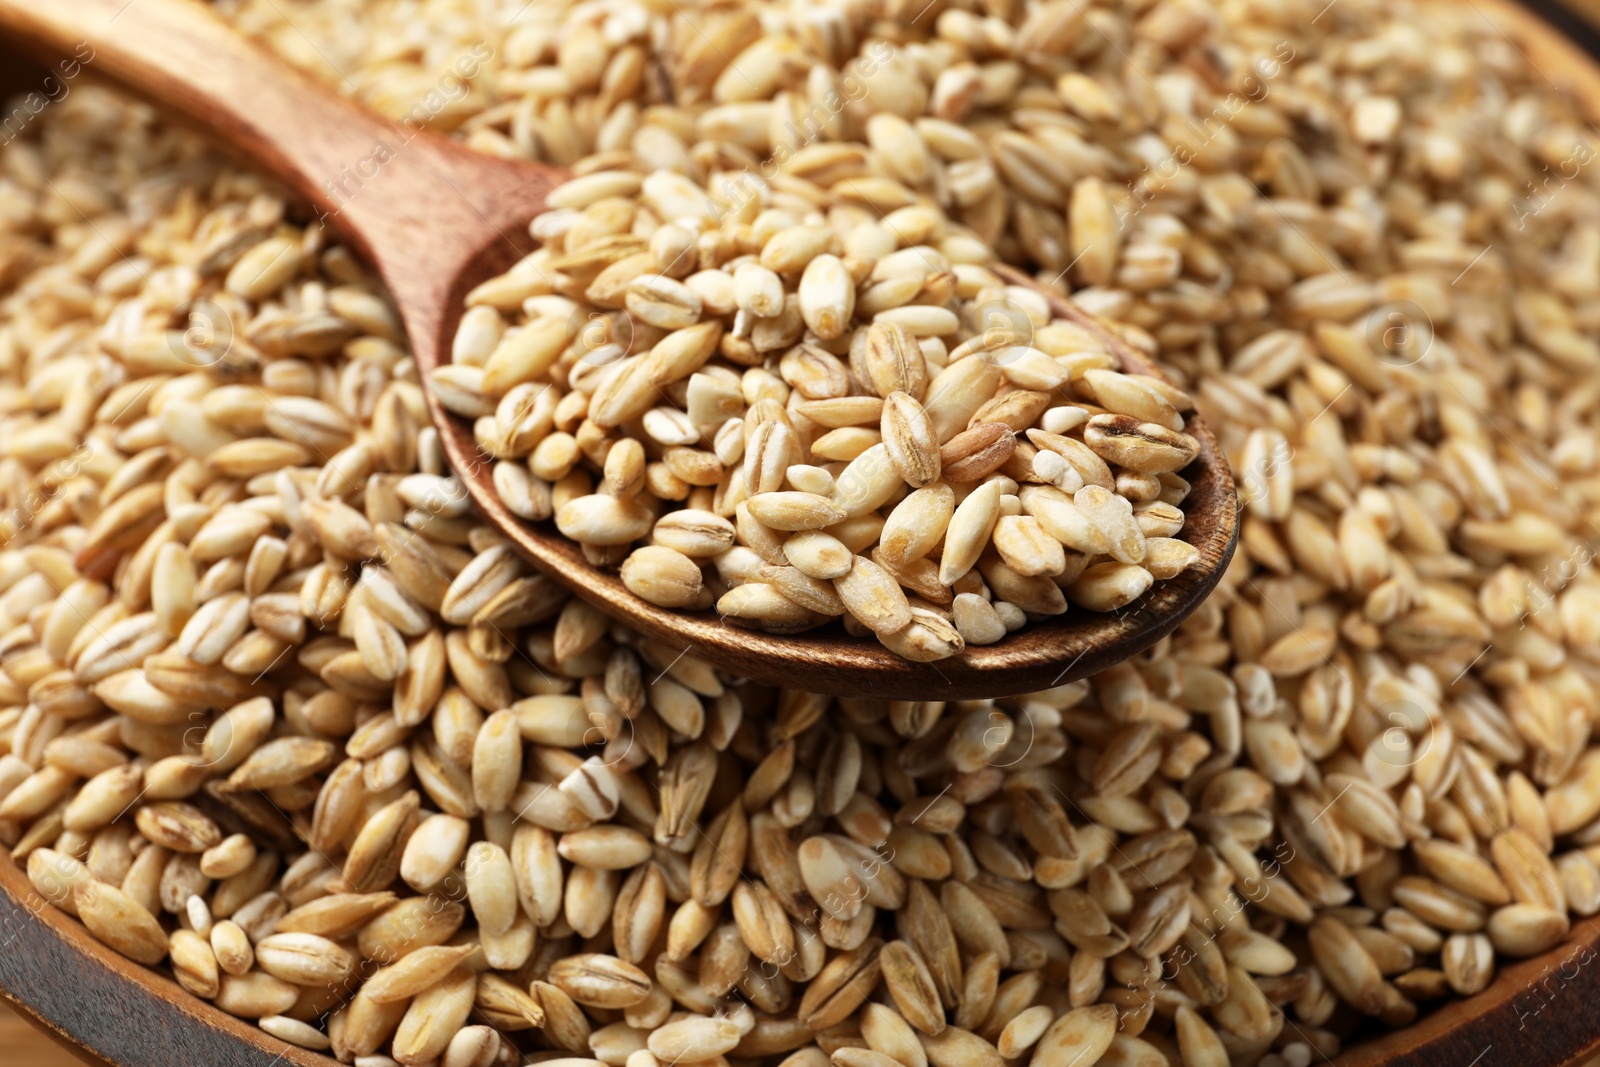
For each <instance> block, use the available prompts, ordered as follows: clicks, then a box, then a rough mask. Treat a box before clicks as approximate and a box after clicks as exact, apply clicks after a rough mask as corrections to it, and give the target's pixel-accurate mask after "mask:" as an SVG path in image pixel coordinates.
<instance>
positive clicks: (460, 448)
mask: <svg viewBox="0 0 1600 1067" xmlns="http://www.w3.org/2000/svg"><path fill="white" fill-rule="evenodd" d="M0 31H3V32H4V33H5V34H6V35H7V36H9V37H10V38H11V39H12V41H13V43H15V44H20V45H23V46H26V47H29V48H31V49H32V50H33V51H35V52H37V53H39V54H41V55H44V56H47V57H49V58H51V59H54V58H56V57H59V56H60V55H63V54H72V53H74V52H75V51H77V53H78V54H79V55H82V54H84V53H83V52H82V51H81V50H80V46H81V45H82V44H83V43H87V44H89V45H90V46H92V48H93V50H94V52H93V58H92V59H91V60H88V61H87V62H86V64H85V65H86V67H87V68H88V69H89V70H92V71H93V72H94V73H96V74H100V75H104V76H106V77H109V78H112V79H114V80H116V81H118V82H120V83H122V84H123V85H125V86H127V87H128V88H130V89H132V90H134V91H136V92H138V93H140V94H142V95H143V96H145V97H147V98H149V99H151V100H152V101H154V102H156V103H158V104H161V105H164V106H166V107H168V108H170V109H172V110H175V111H177V112H178V113H179V114H180V115H183V116H186V117H188V118H190V119H192V120H194V121H195V122H197V123H199V124H200V125H202V126H204V127H205V128H207V129H208V130H210V131H211V132H213V133H215V134H217V135H219V136H220V137H221V138H223V140H225V141H226V142H227V143H228V144H230V145H231V146H232V147H233V148H235V149H237V150H239V151H240V152H242V153H243V154H244V155H245V156H246V157H247V159H248V160H249V162H250V164H251V165H252V166H255V167H258V168H260V169H262V170H264V171H266V172H267V173H270V174H272V175H275V176H276V177H278V178H280V179H282V180H283V181H284V182H286V183H288V184H289V185H290V186H291V187H293V188H294V189H295V190H296V191H297V192H299V193H300V194H301V195H303V196H304V197H306V198H307V199H308V200H309V201H310V202H311V203H312V205H314V206H315V207H316V208H317V209H318V211H319V212H321V213H324V215H325V218H326V221H327V222H328V223H329V224H330V225H331V226H332V227H333V228H334V229H335V230H337V231H338V232H339V233H340V234H342V235H343V236H344V237H346V238H347V239H348V240H349V241H350V242H351V243H352V244H353V245H354V246H355V247H356V248H357V249H358V250H359V251H360V252H361V253H362V254H363V255H364V256H365V257H366V259H367V260H368V261H369V262H370V263H372V264H373V265H374V266H375V267H376V268H377V270H378V272H379V274H380V275H381V276H382V278H383V281H384V283H385V284H386V285H388V287H389V291H390V292H391V293H392V294H393V295H394V299H395V302H396V303H397V305H398V307H399V309H400V314H401V317H402V319H403V320H404V322H405V327H406V333H407V334H408V335H409V337H410V340H411V348H412V352H413V353H414V354H415V356H416V361H417V365H418V367H419V369H420V370H421V372H422V381H423V386H424V391H425V392H426V394H427V400H428V407H429V410H430V411H431V412H432V414H433V420H434V423H435V425H436V426H437V427H438V429H439V435H440V438H441V440H442V441H443V444H444V449H445V452H446V453H447V455H448V457H449V460H450V463H451V465H452V467H454V469H455V470H456V472H457V474H458V475H459V476H460V477H461V480H462V481H463V482H464V483H465V485H466V487H467V489H468V491H469V492H470V494H471V497H472V499H473V501H474V502H475V503H476V504H477V506H478V508H479V509H480V510H481V511H482V513H483V515H484V516H485V517H486V518H487V519H488V521H489V522H491V523H493V524H494V525H495V526H497V527H498V528H499V529H500V530H501V531H502V532H503V533H504V534H505V535H506V536H507V537H508V538H510V540H511V541H512V543H514V544H515V545H516V546H517V547H518V548H519V549H520V550H521V551H522V552H523V553H524V554H525V555H526V556H527V557H528V558H529V559H530V560H532V561H533V563H534V564H535V565H537V566H538V567H540V568H541V569H543V570H544V571H546V572H548V573H550V574H552V575H554V576H555V577H556V578H557V579H558V580H559V581H561V582H562V583H563V584H565V585H566V586H568V587H569V588H571V589H572V590H573V592H575V593H577V594H578V595H579V596H581V597H583V598H584V599H585V600H588V601H589V602H590V603H592V604H594V605H596V606H597V607H599V608H600V609H601V610H603V611H605V612H607V613H608V614H610V615H611V616H612V617H613V618H616V619H619V620H621V621H623V622H626V623H627V624H628V625H629V626H632V627H633V628H634V629H636V630H638V631H640V632H642V633H644V634H647V635H649V636H650V637H653V638H657V639H659V640H661V641H663V642H665V643H667V644H669V645H671V646H672V647H673V648H676V649H688V650H690V651H691V652H692V653H693V654H694V655H696V656H698V657H700V658H702V659H705V660H708V661H710V662H711V663H714V664H715V665H717V666H718V667H721V668H723V669H725V670H728V671H731V672H732V673H734V674H738V675H742V676H744V677H746V678H750V679H754V680H757V681H761V682H765V683H768V684H773V685H780V686H788V687H793V688H800V689H809V690H812V691H816V692H822V693H833V694H845V695H872V696H875V697H882V698H888V699H908V700H927V699H953V698H963V697H999V696H1007V695H1010V694H1013V693H1020V692H1028V691H1031V690H1037V689H1044V688H1048V687H1049V686H1052V685H1056V684H1060V683H1062V682H1066V681H1071V680H1072V679H1075V678H1081V677H1084V676H1086V675H1089V674H1093V673H1095V672H1097V671H1100V670H1103V669H1104V668H1106V667H1109V666H1111V665H1112V664H1115V663H1118V662H1120V661H1122V660H1124V659H1127V658H1128V657H1129V656H1132V655H1135V654H1136V653H1138V652H1141V651H1143V650H1144V649H1146V648H1148V647H1149V646H1150V645H1151V644H1153V643H1154V642H1155V641H1157V640H1158V639H1160V638H1161V637H1162V636H1164V635H1166V634H1167V633H1169V632H1170V631H1171V630H1172V629H1173V628H1174V627H1176V626H1177V625H1178V623H1179V622H1181V621H1182V620H1183V619H1184V617H1186V616H1187V615H1188V614H1189V613H1190V612H1191V611H1193V610H1194V609H1195V608H1196V607H1197V606H1198V605H1199V603H1200V601H1201V600H1203V599H1204V598H1205V596H1206V594H1208V593H1209V592H1210V591H1211V590H1212V588H1213V587H1214V586H1215V585H1216V583H1217V581H1218V579H1219V578H1220V577H1221V575H1222V571H1223V568H1224V567H1226V565H1227V563H1228V560H1229V558H1230V557H1231V556H1232V554H1233V547H1234V541H1235V534H1236V514H1235V512H1236V497H1235V493H1234V485H1233V479H1232V475H1231V473H1230V471H1229V469H1228V464H1227V462H1226V460H1225V459H1224V457H1223V456H1222V455H1221V453H1220V452H1219V451H1218V449H1217V445H1216V441H1215V439H1214V438H1213V437H1212V436H1211V433H1210V431H1208V430H1207V429H1206V428H1205V426H1204V425H1203V424H1202V423H1201V422H1200V420H1199V419H1198V418H1196V417H1191V418H1190V419H1189V421H1188V426H1187V430H1188V432H1189V433H1190V434H1192V435H1193V436H1194V437H1195V438H1196V439H1198V440H1199V442H1200V453H1199V456H1198V458H1197V459H1196V460H1195V462H1194V463H1193V464H1192V465H1191V466H1190V467H1189V468H1188V469H1186V470H1185V471H1184V472H1183V474H1184V476H1185V477H1186V478H1188V479H1189V480H1190V481H1191V482H1192V483H1193V485H1194V490H1193V493H1192V494H1191V495H1190V497H1189V499H1188V500H1187V501H1186V502H1185V504H1184V511H1185V512H1186V522H1185V527H1184V530H1183V533H1182V537H1183V539H1184V540H1186V541H1188V542H1189V543H1191V544H1193V545H1194V546H1195V548H1196V549H1198V550H1199V553H1200V563H1199V565H1198V566H1196V567H1194V568H1192V569H1190V570H1188V571H1186V572H1184V573H1183V574H1182V575H1180V576H1179V577H1177V578H1174V579H1172V580H1169V581H1165V582H1161V583H1158V584H1157V586H1156V587H1155V588H1154V589H1153V590H1152V591H1151V592H1149V593H1147V594H1146V595H1145V596H1144V597H1142V598H1140V599H1139V600H1137V601H1135V602H1134V603H1133V604H1132V605H1129V607H1127V608H1125V609H1123V610H1122V611H1120V612H1117V613H1112V614H1097V613H1094V612H1089V611H1085V610H1083V609H1080V608H1074V609H1071V610H1069V611H1068V612H1067V613H1066V614H1065V615H1063V616H1060V617H1058V618H1055V619H1051V620H1047V621H1043V622H1038V623H1034V624H1032V625H1030V626H1028V627H1026V628H1024V629H1023V630H1021V631H1019V632H1018V633H1017V634H1015V635H1013V636H1011V637H1009V638H1007V639H1006V640H1004V641H1003V642H1001V643H1000V644H998V645H994V646H991V647H987V648H971V649H969V650H967V651H966V652H965V653H963V654H962V655H960V656H957V657H954V658H952V659H948V660H941V661H940V662H938V663H932V664H917V663H910V662H907V661H905V660H903V659H900V658H899V657H897V656H895V655H894V654H893V653H891V652H889V651H888V650H887V649H885V648H883V647H882V646H881V645H879V644H878V642H877V641H876V640H874V639H871V638H856V637H851V636H849V635H848V634H846V633H845V632H844V630H843V629H842V628H841V627H839V626H831V627H828V628H826V629H824V630H822V631H820V632H812V633H806V634H801V635H798V636H792V637H779V636H772V635H769V634H764V633H761V632H759V631H754V630H747V629H742V628H740V627H737V626H734V625H732V624H731V623H728V622H726V621H724V620H723V619H722V618H721V617H720V616H718V615H717V614H716V613H715V612H710V611H704V612H673V611H667V610H664V609H662V608H658V607H656V606H654V605H652V604H648V603H646V602H645V601H643V600H640V599H639V598H638V597H636V596H634V595H633V594H632V593H630V592H628V590H627V589H626V588H624V587H623V585H622V582H621V580H620V579H619V578H618V577H617V576H616V575H615V574H612V573H607V572H602V571H599V570H596V569H595V568H593V567H591V566H590V565H589V564H588V563H587V562H586V561H585V560H584V558H583V555H582V553H581V552H580V551H579V550H578V548H577V546H575V545H574V544H573V543H572V542H570V541H568V540H566V539H565V538H563V537H562V536H561V535H560V534H558V533H557V532H556V530H555V528H554V524H553V523H548V522H546V523H539V524H530V523H528V522H526V521H524V520H523V519H521V518H518V517H517V516H515V515H513V514H512V513H511V512H510V511H509V510H508V509H507V508H506V507H505V506H504V505H503V504H502V503H501V502H500V499H499V497H498V496H497V495H496V493H495V491H494V486H493V483H492V481H491V468H490V465H489V464H488V463H487V462H485V460H484V457H483V456H481V455H480V453H479V452H478V449H477V446H476V444H475V443H474V441H473V438H472V428H471V426H470V425H469V424H468V423H467V421H466V420H463V419H461V418H459V417H457V416H455V415H452V414H450V413H449V412H447V411H445V410H444V408H443V407H441V405H440V404H439V401H438V398H437V397H436V396H435V395H434V392H433V390H432V388H431V385H430V383H431V380H432V372H433V371H434V370H435V368H437V367H438V366H439V365H440V364H441V362H445V361H447V360H448V359H449V351H450V341H451V338H452V337H453V336H454V334H455V331H456V326H457V324H458V322H459V321H460V318H461V311H462V301H463V298H464V297H465V295H466V293H467V292H468V291H469V290H470V289H471V288H472V287H473V286H475V285H477V284H478V283H479V282H482V281H484V280H485V279H487V278H490V277H493V276H494V275H496V274H498V273H500V272H502V271H504V270H505V269H507V268H508V267H509V266H510V265H511V264H512V263H514V262H515V261H516V260H517V259H518V258H519V257H521V256H522V255H524V254H526V253H527V252H528V251H530V250H531V245H532V241H531V239H530V238H529V236H528V222H529V220H530V219H532V218H533V216H535V215H537V214H538V213H539V212H540V211H541V210H543V208H544V206H545V197H546V196H547V194H548V193H549V192H550V190H551V188H552V187H554V186H555V185H556V184H557V183H559V182H560V181H561V180H562V178H563V177H565V175H564V174H563V173H562V172H561V171H559V170H557V169H556V168H553V167H549V166H545V165H541V164H534V163H523V162H514V161H509V160H504V159H498V158H494V157H491V156H487V155H483V154H481V153H477V152H473V151H470V150H468V149H467V148H464V147H463V146H461V145H460V144H459V143H457V142H454V141H449V140H445V139H443V138H439V137H435V136H433V135H430V134H427V133H424V132H418V131H416V130H412V129H407V128H402V127H400V126H397V125H395V124H393V123H391V122H388V121H386V120H383V119H380V118H378V117H376V116H374V115H372V114H370V113H368V112H367V111H365V110H363V109H362V108H360V107H359V106H357V105H356V104H354V103H351V102H350V101H348V100H346V99H344V98H342V97H339V96H336V95H335V94H333V93H331V92H329V91H328V90H326V89H325V88H323V87H322V86H321V85H319V84H317V83H316V82H314V81H312V80H311V79H310V78H309V77H308V76H306V75H305V74H302V73H301V72H299V71H297V70H294V69H292V68H290V67H289V66H288V65H286V64H285V63H283V62H282V61H280V60H278V59H277V58H275V57H273V56H271V55H269V54H267V53H266V52H264V51H262V50H260V49H258V48H256V47H255V46H253V45H251V44H250V43H248V42H246V41H244V40H243V39H241V38H240V37H239V36H238V35H237V34H236V33H235V32H234V31H233V30H232V29H231V28H230V27H228V26H227V25H225V24H224V23H223V22H221V21H220V20H219V19H218V18H217V17H216V16H215V15H214V14H212V13H211V11H210V10H209V9H206V8H203V7H201V6H200V5H199V4H197V3H194V2H192V0H47V2H43V3H41V2H39V0H0ZM1008 277H1009V279H1010V280H1011V281H1014V282H1016V283H1017V284H1021V285H1029V286H1033V283H1032V282H1031V281H1029V280H1028V279H1027V278H1026V277H1025V276H1023V275H1021V274H1018V273H1016V272H1011V273H1010V274H1009V275H1008ZM1033 287H1034V288H1039V287H1037V286H1033ZM1041 291H1042V290H1041ZM1051 305H1052V307H1053V308H1054V311H1055V314H1056V315H1057V316H1059V317H1061V318H1064V319H1070V320H1072V321H1074V322H1077V323H1080V324H1082V325H1083V326H1085V327H1087V328H1089V329H1092V330H1094V331H1095V332H1096V333H1098V334H1099V335H1100V336H1101V337H1102V338H1104V340H1105V342H1106V344H1107V346H1108V347H1109V348H1111V349H1112V350H1114V351H1115V352H1117V353H1118V354H1119V355H1120V357H1121V358H1122V361H1123V364H1124V365H1125V367H1126V368H1127V369H1128V370H1130V371H1136V372H1139V373H1145V374H1153V373H1158V372H1157V371H1156V369H1155V368H1154V366H1153V365H1152V364H1151V363H1150V361H1149V360H1147V359H1146V358H1144V357H1143V356H1142V355H1140V354H1139V353H1137V352H1135V351H1134V350H1132V349H1131V348H1129V347H1128V346H1127V345H1126V344H1124V343H1122V342H1121V341H1120V340H1118V339H1117V338H1115V337H1113V336H1112V335H1111V334H1109V333H1107V332H1106V331H1105V330H1104V329H1103V328H1102V327H1101V326H1100V325H1099V324H1098V323H1097V322H1096V321H1095V320H1093V319H1092V318H1090V317H1089V316H1087V315H1085V314H1084V313H1083V312H1081V311H1079V310H1078V309H1077V308H1075V307H1074V306H1072V305H1070V304H1068V303H1067V302H1066V301H1063V300H1061V299H1059V298H1056V297H1054V296H1053V295H1052V296H1051Z"/></svg>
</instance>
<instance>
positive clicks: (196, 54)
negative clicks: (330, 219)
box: [0, 0, 400, 214]
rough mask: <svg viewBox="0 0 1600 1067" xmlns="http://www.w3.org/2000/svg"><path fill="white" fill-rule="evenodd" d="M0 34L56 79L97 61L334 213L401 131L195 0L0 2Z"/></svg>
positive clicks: (98, 70) (103, 70) (97, 68)
mask: <svg viewBox="0 0 1600 1067" xmlns="http://www.w3.org/2000/svg"><path fill="white" fill-rule="evenodd" d="M0 34H3V35H4V36H6V37H8V38H11V39H12V40H14V41H16V42H17V43H19V44H23V45H26V46H29V47H30V48H31V50H33V51H35V52H37V53H38V55H39V57H40V58H41V59H44V60H46V61H47V62H51V63H56V67H55V70H58V71H60V72H61V74H62V76H63V77H68V76H73V75H76V74H77V73H78V70H79V68H81V69H83V70H88V71H92V72H93V73H95V74H98V75H101V76H104V77H108V78H110V79H112V80H114V81H117V82H119V83H121V84H122V85H124V86H126V87H127V88H129V89H132V90H133V91H135V92H136V93H138V94H139V95H141V96H144V97H146V98H148V99H150V100H153V101H156V102H158V103H160V104H162V105H163V106H165V107H167V108H168V109H170V110H173V111H176V112H178V113H179V114H181V115H183V116H185V117H187V118H189V119H192V120H193V121H195V122H196V123H198V124H200V125H202V126H204V127H206V128H207V129H208V130H210V131H212V132H214V133H216V134H217V135H218V136H220V137H221V138H222V139H223V140H224V141H226V142H227V143H228V144H229V145H231V146H232V147H234V148H236V149H238V150H240V151H241V152H243V153H245V154H246V155H247V156H248V157H249V158H251V159H252V160H254V161H256V162H257V164H258V165H259V166H261V167H262V168H263V169H264V170H267V171H269V172H271V173H272V174H273V175H275V176H277V177H279V178H281V179H282V180H284V181H285V182H287V183H289V184H290V185H291V186H293V187H294V188H295V190H296V191H297V192H299V193H300V194H301V195H303V196H305V197H306V198H307V199H308V200H310V201H311V203H312V204H313V205H315V206H316V207H317V208H319V209H320V210H321V211H323V212H326V213H329V214H332V213H334V212H336V211H338V210H339V208H340V207H341V203H342V199H343V198H341V197H340V196H339V193H338V190H339V182H340V180H341V179H342V178H344V177H345V174H346V172H347V171H352V170H354V169H355V168H357V167H359V166H360V165H361V163H362V161H363V160H364V159H366V158H367V157H368V156H370V155H371V154H372V152H373V151H374V146H375V144H377V143H378V142H382V141H385V140H388V141H390V142H391V143H392V141H393V140H394V138H395V137H396V136H397V134H398V133H399V132H400V131H399V127H397V126H395V125H394V124H393V123H390V122H388V121H386V120H384V119H381V118H378V117H377V116H375V115H373V114H371V113H370V112H368V111H366V110H364V109H362V108H361V107H359V106H358V105H356V104H354V103H351V102H350V101H348V100H345V99H343V98H341V97H339V96H337V95H335V94H334V93H332V92H329V91H328V90H327V89H326V88H324V87H323V86H321V85H319V84H318V83H316V82H315V81H313V80H312V79H311V78H310V77H308V76H307V75H306V74H304V73H302V72H301V71H299V70H296V69H295V68H293V67H291V66H289V65H288V64H287V63H285V62H283V61H282V60H280V59H277V58H276V57H274V56H272V55H269V54H268V53H267V52H265V51H263V50H262V49H260V48H257V47H256V46H255V45H253V44H251V43H250V42H248V41H246V40H245V39H244V38H242V37H240V36H239V34H238V33H236V32H235V31H234V30H233V29H232V28H231V27H229V26H227V25H226V24H225V23H223V22H222V20H221V19H219V18H218V17H217V16H216V14H214V13H213V12H212V11H211V10H210V9H209V8H208V7H206V6H204V5H202V4H199V3H196V2H195V0H44V2H41V0H0ZM61 57H67V58H66V59H64V60H63V59H62V58H61ZM58 61H59V62H58ZM73 64H75V65H73ZM48 88H49V87H48V86H45V90H46V92H47V91H48ZM58 91H59V90H58ZM346 184H347V185H348V184H349V183H348V182H347V183H346Z"/></svg>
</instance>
